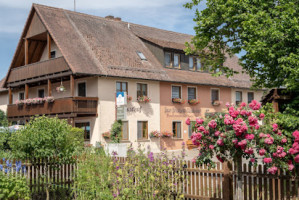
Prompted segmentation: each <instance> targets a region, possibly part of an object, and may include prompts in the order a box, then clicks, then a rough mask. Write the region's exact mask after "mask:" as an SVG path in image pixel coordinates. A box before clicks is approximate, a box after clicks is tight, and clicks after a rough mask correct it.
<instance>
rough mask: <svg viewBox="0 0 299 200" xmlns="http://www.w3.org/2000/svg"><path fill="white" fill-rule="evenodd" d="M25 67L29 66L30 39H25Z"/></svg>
mask: <svg viewBox="0 0 299 200" xmlns="http://www.w3.org/2000/svg"><path fill="white" fill-rule="evenodd" d="M24 45H25V65H28V60H29V59H28V39H26V38H25V44H24Z"/></svg>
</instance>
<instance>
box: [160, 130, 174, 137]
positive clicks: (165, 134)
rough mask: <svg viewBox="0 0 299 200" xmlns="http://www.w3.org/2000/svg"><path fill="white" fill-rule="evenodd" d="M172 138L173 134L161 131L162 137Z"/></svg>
mask: <svg viewBox="0 0 299 200" xmlns="http://www.w3.org/2000/svg"><path fill="white" fill-rule="evenodd" d="M172 136H173V133H172V132H170V131H163V132H162V137H166V138H170V137H172Z"/></svg>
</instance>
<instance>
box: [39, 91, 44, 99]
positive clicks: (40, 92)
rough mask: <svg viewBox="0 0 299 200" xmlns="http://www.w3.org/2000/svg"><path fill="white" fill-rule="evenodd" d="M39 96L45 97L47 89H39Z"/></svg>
mask: <svg viewBox="0 0 299 200" xmlns="http://www.w3.org/2000/svg"><path fill="white" fill-rule="evenodd" d="M38 97H39V98H44V97H45V90H44V89H40V90H38Z"/></svg>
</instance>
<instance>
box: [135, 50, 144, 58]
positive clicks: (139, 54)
mask: <svg viewBox="0 0 299 200" xmlns="http://www.w3.org/2000/svg"><path fill="white" fill-rule="evenodd" d="M136 52H137V54H138V56H139V58H140V59H141V60H146V57H145V56H144V54H143V53H142V52H140V51H136Z"/></svg>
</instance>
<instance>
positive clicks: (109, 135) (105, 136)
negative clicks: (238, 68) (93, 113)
mask: <svg viewBox="0 0 299 200" xmlns="http://www.w3.org/2000/svg"><path fill="white" fill-rule="evenodd" d="M102 136H103V137H104V138H105V139H110V137H111V133H110V132H109V131H107V132H105V133H103V134H102Z"/></svg>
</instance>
